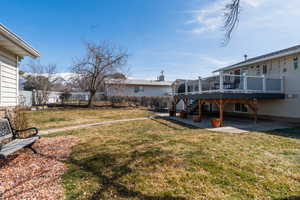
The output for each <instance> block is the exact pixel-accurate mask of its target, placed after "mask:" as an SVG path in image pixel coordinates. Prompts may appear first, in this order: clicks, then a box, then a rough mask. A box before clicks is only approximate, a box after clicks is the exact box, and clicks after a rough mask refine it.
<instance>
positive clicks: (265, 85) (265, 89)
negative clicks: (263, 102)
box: [262, 75, 267, 92]
mask: <svg viewBox="0 0 300 200" xmlns="http://www.w3.org/2000/svg"><path fill="white" fill-rule="evenodd" d="M262 78H263V91H264V92H266V91H267V80H266V76H265V75H262Z"/></svg>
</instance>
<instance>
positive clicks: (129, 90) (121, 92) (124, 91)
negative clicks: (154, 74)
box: [107, 85, 172, 96]
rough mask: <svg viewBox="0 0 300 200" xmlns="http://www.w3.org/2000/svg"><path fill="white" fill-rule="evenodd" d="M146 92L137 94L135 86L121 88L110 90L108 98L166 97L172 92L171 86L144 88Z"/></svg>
mask: <svg viewBox="0 0 300 200" xmlns="http://www.w3.org/2000/svg"><path fill="white" fill-rule="evenodd" d="M141 87H143V88H144V91H139V92H135V86H134V85H127V86H122V87H121V88H113V87H111V88H108V90H107V95H108V96H164V95H166V94H167V93H171V92H172V88H171V86H142V85H141Z"/></svg>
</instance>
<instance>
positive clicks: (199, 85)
mask: <svg viewBox="0 0 300 200" xmlns="http://www.w3.org/2000/svg"><path fill="white" fill-rule="evenodd" d="M198 79H199V80H198V88H199V89H198V93H199V94H201V93H202V85H201V76H199V78H198Z"/></svg>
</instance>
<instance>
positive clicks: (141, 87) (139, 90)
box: [134, 86, 144, 93]
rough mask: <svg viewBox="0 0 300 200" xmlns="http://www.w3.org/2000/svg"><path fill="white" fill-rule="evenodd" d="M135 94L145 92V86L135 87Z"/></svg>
mask: <svg viewBox="0 0 300 200" xmlns="http://www.w3.org/2000/svg"><path fill="white" fill-rule="evenodd" d="M134 92H135V93H138V92H144V87H143V86H135V87H134Z"/></svg>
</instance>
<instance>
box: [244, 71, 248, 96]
mask: <svg viewBox="0 0 300 200" xmlns="http://www.w3.org/2000/svg"><path fill="white" fill-rule="evenodd" d="M247 78H248V77H247V76H246V74H244V91H245V92H246V93H247V92H248V81H247Z"/></svg>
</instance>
